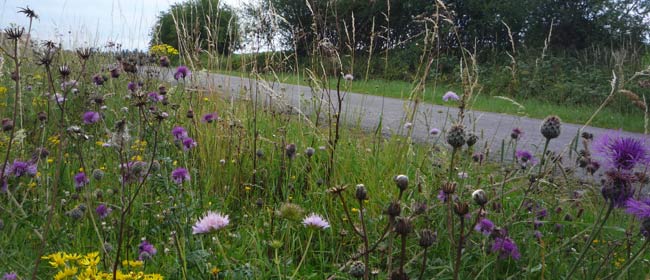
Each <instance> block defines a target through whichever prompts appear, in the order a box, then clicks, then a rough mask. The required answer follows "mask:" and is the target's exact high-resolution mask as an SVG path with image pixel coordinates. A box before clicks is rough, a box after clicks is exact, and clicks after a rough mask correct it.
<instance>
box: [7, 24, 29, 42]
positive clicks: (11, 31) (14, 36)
mask: <svg viewBox="0 0 650 280" xmlns="http://www.w3.org/2000/svg"><path fill="white" fill-rule="evenodd" d="M23 33H25V28H24V27H19V26H16V25H12V26H10V27H7V28H5V35H7V39H9V40H18V39H20V37H22V36H23Z"/></svg>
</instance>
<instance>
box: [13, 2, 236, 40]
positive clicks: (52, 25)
mask: <svg viewBox="0 0 650 280" xmlns="http://www.w3.org/2000/svg"><path fill="white" fill-rule="evenodd" d="M222 1H223V2H224V3H226V4H228V5H230V6H232V7H235V8H237V7H240V6H241V2H242V1H243V0H222ZM179 2H183V1H182V0H0V28H1V29H4V28H5V27H7V26H9V24H11V23H15V24H18V25H20V26H25V27H27V25H28V24H29V21H28V19H27V18H26V17H25V16H24V15H23V14H18V13H16V12H17V11H18V8H19V7H26V6H29V8H31V9H32V10H34V11H35V12H36V14H37V15H38V16H39V19H38V20H36V21H35V22H34V23H33V25H32V29H33V31H32V34H33V38H36V39H38V40H54V41H55V42H59V41H61V42H62V43H63V44H64V47H66V48H77V47H84V46H90V47H97V46H103V45H105V44H106V43H107V42H109V41H112V42H115V43H120V44H122V48H123V49H135V48H137V49H141V50H144V49H146V48H147V47H148V43H149V33H150V31H151V27H152V26H153V25H154V23H155V21H156V17H157V16H158V15H159V14H160V12H161V11H165V10H168V9H169V7H170V6H171V5H172V4H174V3H179Z"/></svg>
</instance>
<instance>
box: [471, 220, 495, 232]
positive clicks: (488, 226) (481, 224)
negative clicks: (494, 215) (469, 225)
mask: <svg viewBox="0 0 650 280" xmlns="http://www.w3.org/2000/svg"><path fill="white" fill-rule="evenodd" d="M493 229H494V223H493V222H492V221H490V220H488V219H487V218H480V219H479V221H478V223H476V226H475V227H474V230H475V231H478V232H480V233H482V234H483V235H485V236H489V235H490V234H491V233H492V230H493Z"/></svg>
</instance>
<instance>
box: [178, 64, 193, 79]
mask: <svg viewBox="0 0 650 280" xmlns="http://www.w3.org/2000/svg"><path fill="white" fill-rule="evenodd" d="M189 75H190V69H188V68H187V66H178V68H176V73H174V79H176V80H178V79H183V80H185V78H186V77H187V76H189Z"/></svg>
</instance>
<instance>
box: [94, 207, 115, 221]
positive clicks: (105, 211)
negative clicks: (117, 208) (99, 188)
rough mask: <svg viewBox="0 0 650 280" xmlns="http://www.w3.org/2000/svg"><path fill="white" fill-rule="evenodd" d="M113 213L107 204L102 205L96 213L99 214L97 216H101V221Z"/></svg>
mask: <svg viewBox="0 0 650 280" xmlns="http://www.w3.org/2000/svg"><path fill="white" fill-rule="evenodd" d="M111 212H113V209H111V208H110V207H108V206H106V204H100V205H99V206H97V208H96V209H95V213H97V216H99V218H100V219H105V218H106V217H108V215H109V214H111Z"/></svg>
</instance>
